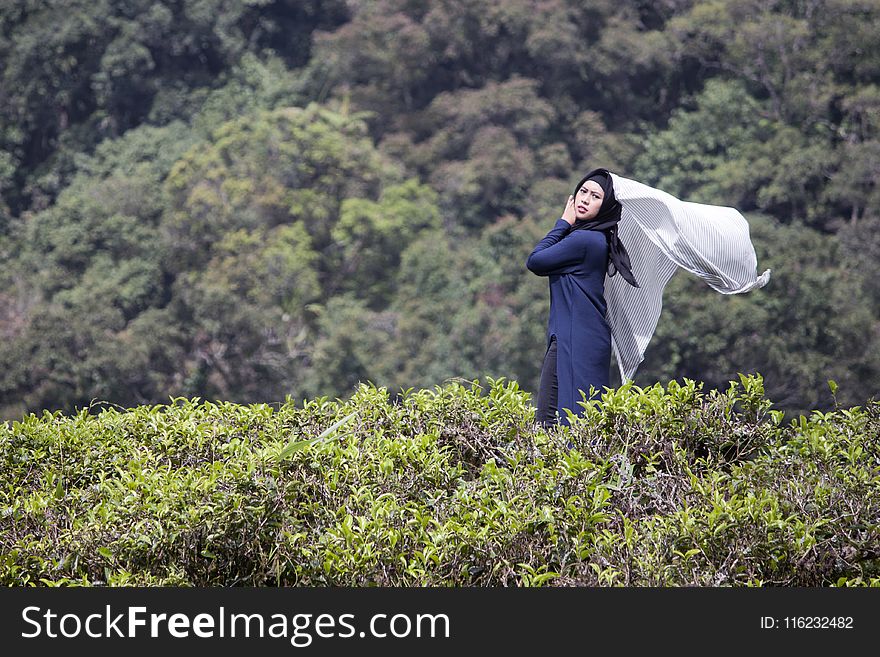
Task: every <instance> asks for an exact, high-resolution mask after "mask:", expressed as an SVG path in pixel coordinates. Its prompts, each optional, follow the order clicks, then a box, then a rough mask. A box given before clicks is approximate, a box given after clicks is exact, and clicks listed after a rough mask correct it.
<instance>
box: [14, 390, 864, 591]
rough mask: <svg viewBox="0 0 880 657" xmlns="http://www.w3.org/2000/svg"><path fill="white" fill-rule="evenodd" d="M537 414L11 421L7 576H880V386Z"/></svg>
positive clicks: (734, 393)
mask: <svg viewBox="0 0 880 657" xmlns="http://www.w3.org/2000/svg"><path fill="white" fill-rule="evenodd" d="M833 388H834V385H833V384H832V390H833ZM533 416H534V409H533V407H532V405H531V401H530V395H529V394H528V393H526V392H524V391H522V390H521V389H520V387H519V385H518V384H517V383H516V382H512V381H510V382H508V381H506V380H504V379H489V380H488V381H487V382H484V383H481V382H480V381H479V380H474V381H447V382H446V383H445V384H444V385H443V386H437V387H435V388H434V389H423V390H408V391H405V392H401V393H400V394H398V395H389V393H388V391H387V390H386V389H385V388H381V387H377V386H375V385H373V384H372V383H365V384H361V385H360V386H359V387H358V388H357V390H356V391H355V392H354V394H353V395H352V396H351V397H350V398H349V399H347V400H345V401H342V400H339V399H336V400H330V399H328V398H316V399H311V400H305V401H303V402H302V403H297V402H295V401H294V400H293V399H291V398H288V399H287V400H286V402H285V403H283V404H280V405H275V406H273V405H268V404H252V405H237V404H233V403H229V402H209V401H203V400H200V399H197V398H195V399H187V398H174V399H172V400H170V403H168V404H163V405H155V406H140V407H132V408H128V409H123V408H116V407H113V406H106V405H105V406H104V407H101V405H93V406H92V407H90V408H84V409H81V410H79V411H78V412H77V413H76V414H73V415H64V414H62V413H60V412H55V413H50V412H48V411H47V412H44V413H43V415H42V416H37V415H36V414H32V415H29V416H28V417H25V418H23V419H22V420H21V421H15V422H7V423H5V424H0V583H2V584H4V585H28V586H30V585H35V586H42V585H45V586H64V585H84V586H104V585H109V586H133V585H149V586H154V585H182V586H277V585H281V586H325V585H330V586H337V585H338V586H576V585H603V586H604V585H623V586H646V585H659V586H688V585H697V586H728V585H731V586H741V585H748V586H762V585H763V586H770V585H783V586H837V585H846V586H850V585H852V586H861V585H878V584H880V403H878V402H876V401H871V402H869V403H868V404H867V405H865V406H863V407H851V408H836V409H834V410H832V411H829V412H827V413H822V412H818V411H817V412H814V413H813V414H811V415H810V416H808V417H807V416H799V417H794V418H791V419H788V418H785V417H783V414H782V413H781V412H780V411H776V410H773V408H772V403H771V401H770V400H768V399H767V398H766V396H765V394H764V388H763V382H762V380H761V377H760V376H757V375H756V376H742V377H741V378H740V380H739V381H738V382H731V383H730V385H729V388H728V389H727V390H726V391H718V390H710V391H708V392H706V391H704V390H703V386H702V384H697V383H695V382H694V381H691V380H684V381H683V382H682V383H678V382H675V381H672V382H670V383H669V384H668V385H667V386H666V387H664V386H661V385H659V384H657V385H654V386H651V387H647V388H639V387H636V386H633V385H626V386H623V387H621V388H619V389H617V390H613V391H609V392H608V393H607V394H606V395H605V396H604V397H603V398H602V400H601V401H593V402H587V403H586V409H585V414H584V416H583V417H576V418H573V419H572V426H571V427H570V428H569V427H557V428H554V429H551V430H549V431H548V430H544V429H538V428H536V426H535V425H534V422H533Z"/></svg>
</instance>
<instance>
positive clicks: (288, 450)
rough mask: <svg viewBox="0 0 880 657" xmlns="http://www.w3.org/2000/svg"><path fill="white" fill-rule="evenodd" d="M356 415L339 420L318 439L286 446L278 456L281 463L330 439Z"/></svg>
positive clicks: (291, 443) (298, 441) (299, 441)
mask: <svg viewBox="0 0 880 657" xmlns="http://www.w3.org/2000/svg"><path fill="white" fill-rule="evenodd" d="M355 415H357V413H351V414H349V415H346V416H345V417H344V418H342V419H341V420H339V421H338V422H336V423H335V424H333V425H332V426H330V427H329V428H327V429H325V430H324V432H323V433H322V434H321V435H320V436H318V437H316V438H308V439H306V440H297V441H296V442H290V443H288V444H287V446H285V447H284V449H282V450H281V452H280V453H279V454H278V460H279V461H280V460H282V459H286V458H287V457H289V456H290V455H291V454H294V453H296V452H299V451H301V450H303V449H305V448H306V447H308V446H309V445H312V444H314V443H317V442H320V441H321V440H325V439H326V438H329V437H330V436H331V435H332V434H333V432H334V431H336V430H337V429H338V428H339V427H341V426H342V425H344V424H346V423H347V422H348V421H349V420H351V419H352V418H353V417H354V416H355Z"/></svg>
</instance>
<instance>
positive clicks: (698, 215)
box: [605, 173, 770, 381]
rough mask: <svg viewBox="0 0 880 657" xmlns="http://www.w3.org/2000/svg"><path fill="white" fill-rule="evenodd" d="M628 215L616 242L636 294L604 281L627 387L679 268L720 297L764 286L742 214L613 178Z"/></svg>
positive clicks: (617, 280)
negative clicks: (629, 267)
mask: <svg viewBox="0 0 880 657" xmlns="http://www.w3.org/2000/svg"><path fill="white" fill-rule="evenodd" d="M611 179H612V182H613V183H614V195H615V196H616V197H617V199H618V200H619V201H620V203H621V205H622V207H623V210H622V213H621V219H620V224H619V225H618V235H619V236H620V240H621V241H622V242H623V245H624V246H625V247H626V250H627V252H628V253H629V256H630V262H631V263H632V271H633V275H634V276H635V277H636V281H638V283H639V285H640V286H641V287H639V288H635V287H632V286H631V285H630V284H629V283H627V282H626V281H625V280H624V279H623V277H622V276H621V275H620V274H617V275H615V276H606V277H605V300H606V301H607V303H608V313H607V315H606V319H607V321H608V324H609V326H610V327H611V345H612V349H613V351H614V354H615V356H616V358H617V365H618V367H619V368H620V376H621V380H622V381H626V380H627V379H632V377H633V375H635V373H636V370H637V369H638V367H639V364H640V363H641V362H642V361H643V360H644V358H645V349H646V348H647V347H648V343H649V342H650V341H651V338H652V337H653V335H654V330H655V329H656V328H657V320H658V319H659V318H660V310H661V309H662V307H663V290H664V288H665V287H666V284H667V283H668V282H669V279H671V278H672V275H673V274H674V273H675V272H676V271H677V270H678V268H681V269H684V270H686V271H689V272H691V273H692V274H695V275H697V276H699V277H700V278H701V279H703V280H704V281H705V282H706V284H707V285H709V286H710V287H711V288H713V289H715V290H717V291H718V292H721V293H722V294H739V293H742V292H748V291H749V290H752V289H754V288H759V287H763V286H765V285H766V284H767V282H768V281H769V280H770V270H769V269H767V270H766V271H764V273H763V274H761V275H760V276H758V275H757V257H756V255H755V248H754V246H752V241H751V238H750V237H749V224H748V222H746V220H745V217H743V216H742V214H740V213H739V212H738V211H737V210H735V209H733V208H728V207H722V206H718V205H703V204H701V203H688V202H686V201H680V200H679V199H677V198H675V197H674V196H672V195H671V194H667V193H666V192H663V191H660V190H659V189H654V188H653V187H648V186H647V185H643V184H642V183H639V182H636V181H635V180H629V179H628V178H622V177H621V176H618V175H616V174H614V173H612V174H611Z"/></svg>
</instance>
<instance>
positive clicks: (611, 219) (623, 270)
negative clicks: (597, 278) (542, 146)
mask: <svg viewBox="0 0 880 657" xmlns="http://www.w3.org/2000/svg"><path fill="white" fill-rule="evenodd" d="M588 180H593V181H594V182H596V183H598V184H599V185H600V186H601V187H602V191H603V192H605V198H603V199H602V205H601V207H600V208H599V214H597V215H596V218H595V219H590V220H588V221H575V222H574V226H572V228H571V229H572V230H600V231H602V232H603V233H605V238H606V239H607V240H608V254H609V256H610V258H609V262H608V275H609V276H614V274H616V273H617V272H620V275H621V276H623V278H624V280H625V281H626V282H627V283H629V284H630V285H632V286H633V287H639V284H638V283H636V279H635V276H633V273H632V266H631V265H630V261H629V254H628V253H627V252H626V249H625V248H624V247H623V243H622V242H621V241H620V238H619V237H618V236H617V224H618V222H619V221H620V212H621V210H622V209H623V206H621V205H620V201H618V200H617V198H615V196H614V186H613V185H612V184H611V174H610V173H609V171H608V169H594V170H593V171H590V173H588V174H587V175H586V176H584V177H583V180H581V181H580V182H579V183H578V184H577V187H575V188H574V198H575V202H577V193H578V191H580V188H581V187H582V186H583V184H584V183H585V182H587V181H588Z"/></svg>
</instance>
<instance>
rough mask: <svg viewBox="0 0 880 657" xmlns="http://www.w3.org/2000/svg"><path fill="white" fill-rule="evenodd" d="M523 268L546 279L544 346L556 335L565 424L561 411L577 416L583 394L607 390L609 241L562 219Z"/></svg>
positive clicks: (608, 364)
mask: <svg viewBox="0 0 880 657" xmlns="http://www.w3.org/2000/svg"><path fill="white" fill-rule="evenodd" d="M526 267H528V268H529V270H530V271H532V272H533V273H535V274H537V275H538V276H548V277H549V278H550V321H549V322H548V325H547V347H548V348H549V346H550V341H551V339H552V338H553V336H554V335H555V336H556V349H557V356H556V378H557V384H558V388H559V393H558V399H557V406H558V408H559V415H560V421H561V422H562V424H566V425H567V424H568V418H567V415H566V413H565V411H564V410H563V409H565V408H567V409H569V410H571V411H572V412H573V413H574V414H576V415H581V414H582V413H583V411H584V409H583V407H582V406H580V405H578V403H577V402H579V401H581V399H582V398H581V393H580V391H581V390H583V391H584V393H585V394H586V396H587V398H588V399H590V398H591V395H590V386H593V387H594V388H595V389H596V392H595V393H594V394H593V395H592V398H598V397H600V396H601V395H602V392H604V391H603V389H602V388H603V386H609V385H610V381H609V368H610V365H611V329H610V328H609V326H608V322H607V321H606V320H605V311H606V309H607V306H606V304H605V273H606V271H607V269H608V242H607V239H606V238H605V233H603V232H601V231H597V230H571V226H569V224H568V222H567V221H565V220H564V219H562V218H560V219H559V220H558V221H557V222H556V225H555V226H554V227H553V230H551V231H550V232H549V233H547V236H546V237H545V238H544V239H542V240H541V241H540V242H538V245H537V246H536V247H535V250H534V251H532V253H531V255H530V256H529V258H528V260H527V261H526Z"/></svg>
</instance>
